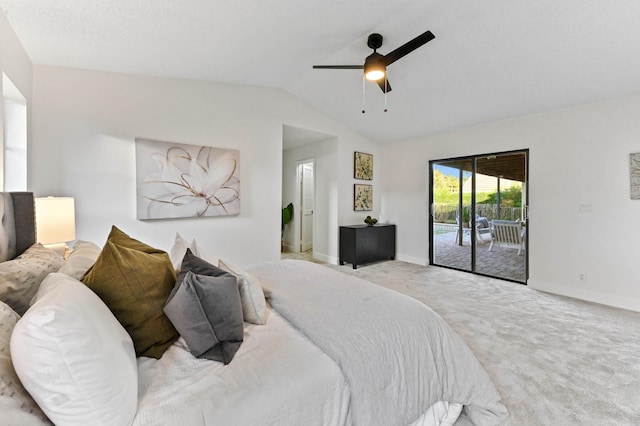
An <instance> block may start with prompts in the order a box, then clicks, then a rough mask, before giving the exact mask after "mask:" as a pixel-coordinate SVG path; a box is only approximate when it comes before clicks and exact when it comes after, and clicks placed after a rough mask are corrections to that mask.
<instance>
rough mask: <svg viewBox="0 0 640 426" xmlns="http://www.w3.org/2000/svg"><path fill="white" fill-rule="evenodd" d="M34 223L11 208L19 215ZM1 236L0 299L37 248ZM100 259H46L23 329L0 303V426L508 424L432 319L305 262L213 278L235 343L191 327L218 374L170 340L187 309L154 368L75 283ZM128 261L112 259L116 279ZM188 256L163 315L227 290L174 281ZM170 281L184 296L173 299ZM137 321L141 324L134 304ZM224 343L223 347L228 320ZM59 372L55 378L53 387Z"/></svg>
mask: <svg viewBox="0 0 640 426" xmlns="http://www.w3.org/2000/svg"><path fill="white" fill-rule="evenodd" d="M1 195H2V197H0V198H1V199H2V200H4V203H3V204H4V206H3V207H4V209H3V216H7V215H9V216H12V219H10V220H8V222H9V223H15V219H14V218H15V217H16V216H15V215H14V211H13V207H14V206H13V203H12V202H11V201H8V202H7V201H6V200H7V199H10V197H11V196H10V195H9V194H6V193H4V194H1ZM20 204H21V205H24V204H25V202H24V200H22V202H21V203H20ZM26 204H27V206H28V205H29V202H28V201H27V203H26ZM32 213H33V212H32V211H31V213H29V212H28V208H27V212H26V213H25V212H24V211H22V208H21V209H20V211H19V212H18V213H17V215H18V217H24V216H25V215H27V216H29V215H30V214H31V215H32ZM3 223H5V222H4V221H3ZM22 227H24V226H22ZM26 227H27V228H29V227H30V225H29V224H28V223H27V225H26ZM5 228H7V229H5V230H4V235H5V236H6V238H4V237H3V238H4V240H5V241H8V242H9V243H8V244H6V246H7V247H8V246H15V243H14V241H16V239H17V238H18V239H21V243H20V244H21V247H22V248H21V249H18V250H14V252H13V253H11V250H10V249H7V250H5V251H6V252H7V253H8V254H7V256H8V257H5V259H3V260H6V261H7V262H4V263H2V264H0V280H5V282H4V283H3V281H0V298H2V300H4V299H5V298H6V297H5V296H6V294H4V293H6V291H5V292H4V293H3V287H2V286H3V285H6V281H7V280H6V279H5V278H2V277H3V275H2V270H1V269H2V267H3V265H5V264H8V263H10V262H13V261H15V260H16V259H14V257H16V256H18V255H19V254H20V250H22V251H24V250H25V249H27V250H32V248H31V246H32V245H33V243H34V240H33V238H34V235H35V233H33V232H31V236H27V237H26V239H25V237H24V234H23V233H22V232H21V227H17V229H15V228H16V227H14V229H13V230H12V229H10V228H11V226H9V227H5ZM31 231H32V230H31ZM16 234H17V235H20V237H16ZM110 236H111V234H110ZM118 238H121V237H118ZM25 241H26V242H25ZM133 241H134V243H126V244H133V246H130V247H128V248H127V250H129V248H131V247H134V248H136V250H137V249H139V246H138V245H136V244H137V243H138V242H137V241H136V240H133ZM118 244H120V242H118ZM122 244H125V243H122ZM126 244H125V245H126ZM110 245H111V243H110V239H108V241H107V243H105V247H103V248H102V249H100V248H99V247H97V246H96V245H95V244H93V243H85V242H82V244H80V242H79V243H78V244H77V245H76V247H77V248H76V249H75V250H74V251H73V252H72V255H71V256H70V257H69V258H68V259H67V260H66V261H62V267H61V266H60V261H59V260H58V259H55V258H53V256H51V259H49V260H47V261H45V262H42V261H41V260H38V262H39V263H40V264H42V263H45V264H50V265H48V266H47V267H46V268H44V269H45V271H44V272H43V271H40V272H39V275H38V278H37V279H36V280H35V281H36V282H38V285H37V286H36V288H35V289H34V290H30V291H33V293H35V296H34V297H33V300H30V302H32V303H31V306H30V307H26V310H25V311H24V312H21V313H19V314H20V315H22V318H20V319H19V315H18V313H15V312H13V311H12V310H11V309H9V306H7V305H5V304H1V303H0V308H2V309H0V315H3V316H4V317H2V318H0V325H4V326H5V330H6V333H5V334H6V335H10V338H11V355H10V356H8V352H9V351H8V348H7V347H8V342H6V341H5V342H2V341H1V339H2V336H3V335H2V334H1V333H0V368H2V369H3V371H2V376H0V377H1V380H2V383H1V385H2V389H3V390H2V391H1V392H0V409H1V410H0V411H1V412H2V413H3V414H2V416H3V418H1V419H0V424H50V423H51V422H53V423H56V424H88V422H90V423H91V424H133V425H173V424H176V425H185V426H188V425H257V424H260V425H301V424H304V425H384V426H387V425H388V426H391V425H415V426H422V425H450V424H456V425H493V424H500V423H501V422H502V421H504V419H505V418H506V417H507V412H506V409H505V407H504V405H503V403H502V401H501V399H500V396H499V395H498V393H497V391H496V389H495V387H494V386H493V384H492V383H491V381H490V379H489V378H488V376H487V375H486V373H485V371H484V370H483V369H482V366H481V365H480V364H479V362H478V361H477V360H476V358H475V357H474V356H473V354H472V353H471V351H470V350H469V349H468V347H467V346H466V345H465V344H464V342H462V340H461V339H460V338H459V337H458V336H457V335H456V334H455V332H453V331H452V330H451V329H450V327H449V326H448V325H447V324H446V323H445V322H444V321H443V320H442V319H441V318H440V317H439V316H438V315H437V314H435V313H434V312H433V311H432V310H430V309H429V308H428V307H426V306H424V305H423V304H421V303H419V302H417V301H416V300H414V299H412V298H409V297H407V296H404V295H401V294H398V293H396V292H393V291H391V290H387V289H384V288H382V287H380V286H376V285H374V284H371V283H368V282H366V281H363V280H360V279H358V278H355V277H351V276H347V275H345V274H342V273H340V272H337V271H334V270H331V269H329V268H325V267H323V266H319V265H315V264H311V263H308V262H302V261H279V262H269V263H263V264H258V265H253V266H251V267H249V268H246V269H242V270H241V269H240V268H237V267H233V268H226V271H227V272H229V273H231V274H232V275H233V276H234V278H235V279H237V281H234V283H236V282H237V284H234V286H235V287H237V293H238V300H237V301H235V299H233V300H232V301H231V302H228V303H227V302H225V303H226V304H229V305H233V306H238V307H237V308H236V310H238V309H239V310H240V314H239V315H240V331H239V332H240V333H241V338H240V339H239V340H238V339H237V338H236V340H233V338H225V337H224V336H225V335H224V333H225V332H226V329H225V327H227V326H228V324H227V323H228V322H229V321H227V318H226V317H225V318H221V317H220V316H218V317H217V318H214V317H213V316H212V315H208V314H207V312H200V313H199V314H198V315H201V316H199V317H198V318H201V319H203V320H202V321H204V322H205V323H206V324H205V325H206V326H207V327H209V328H210V329H212V330H213V331H214V334H215V332H217V333H218V334H217V338H218V340H219V341H216V342H215V344H216V345H217V347H218V349H219V351H213V352H215V354H213V355H212V356H210V357H209V358H216V357H219V356H222V355H220V354H224V360H223V362H221V361H218V360H212V359H206V357H207V356H209V355H211V354H212V353H213V352H212V350H209V351H208V352H203V351H198V350H196V349H195V348H196V347H197V346H198V345H201V344H202V342H201V341H198V342H197V344H196V343H194V340H193V339H194V337H193V333H192V332H193V330H194V327H195V326H193V327H192V325H193V324H192V323H189V324H188V326H187V327H185V326H184V321H186V320H187V319H191V318H190V315H192V314H193V312H194V309H191V308H190V309H189V310H187V311H180V312H182V313H183V314H184V315H186V316H187V317H189V318H187V319H185V318H183V317H178V318H176V317H175V314H174V315H173V316H172V317H171V321H174V320H175V322H176V324H174V325H175V328H176V330H180V333H179V334H180V336H179V337H178V335H176V337H175V338H173V339H172V340H168V341H163V342H161V343H162V345H161V346H163V348H162V349H161V350H160V351H157V350H155V349H154V351H155V352H153V356H144V355H142V356H141V354H140V352H141V348H140V345H139V339H140V333H141V331H140V330H139V329H133V328H132V327H131V326H130V324H128V323H127V322H126V321H123V320H122V318H121V317H119V315H120V311H121V310H120V308H118V307H117V306H116V307H114V306H112V305H110V303H109V301H108V300H106V299H105V300H103V299H101V298H100V297H98V296H100V295H101V293H100V289H99V288H98V289H96V288H91V290H89V288H90V285H91V283H90V282H89V281H90V280H85V281H87V282H84V283H83V282H81V281H80V279H83V280H84V279H85V278H86V276H87V274H90V271H91V270H93V271H94V272H95V270H96V269H99V268H100V267H101V263H100V262H101V259H102V258H103V256H104V253H105V251H106V250H107V246H110ZM116 245H117V244H116ZM175 248H176V245H175V244H174V247H173V248H172V250H171V251H172V252H173V251H174V250H173V249H175ZM191 248H193V249H195V247H193V246H192V247H191ZM1 250H2V248H0V252H1ZM38 250H41V249H40V248H38ZM127 250H125V251H122V250H121V251H119V252H117V254H118V256H120V257H118V256H115V257H114V258H117V259H118V262H120V263H119V264H118V268H119V269H121V266H122V264H124V263H126V256H127V255H128V253H129V251H127ZM143 250H146V252H149V253H146V252H145V253H143V254H142V256H152V257H153V259H154V260H152V261H153V262H155V261H156V260H157V259H161V258H162V259H164V257H166V258H168V257H169V256H167V255H166V254H163V252H161V251H157V250H149V249H148V247H147V246H144V247H143ZM189 253H190V255H192V256H193V258H195V259H196V260H197V257H195V255H193V253H191V251H190V252H189ZM27 254H28V253H27ZM47 255H48V254H47ZM137 255H138V254H136V256H137ZM23 256H24V255H23ZM187 257H188V255H185V260H184V261H183V263H182V264H180V262H177V263H176V264H175V266H178V268H180V267H182V268H183V270H182V271H181V274H179V275H177V276H176V275H173V283H175V287H174V288H173V290H172V289H169V291H171V292H172V293H171V294H170V295H169V296H168V297H167V295H164V296H163V297H164V299H166V301H165V300H163V302H162V305H164V306H166V305H167V304H169V303H173V302H171V301H172V300H174V301H175V300H177V299H179V297H178V296H174V295H175V294H182V295H184V294H187V293H188V292H186V290H185V291H182V289H183V288H186V286H187V283H192V282H191V281H189V280H190V279H191V280H194V281H193V282H194V283H195V284H193V287H188V288H189V289H195V290H193V292H192V293H188V297H192V298H195V299H198V300H197V301H199V303H198V304H197V305H196V306H198V307H202V306H205V307H206V306H212V305H208V304H207V303H205V302H206V301H207V300H208V299H207V300H205V299H206V297H208V296H207V295H204V294H200V293H198V292H201V291H202V289H203V288H204V289H207V288H210V287H211V285H210V283H213V282H217V281H215V280H216V279H220V280H223V279H228V276H229V275H228V274H227V275H226V276H225V277H218V278H213V277H205V278H202V282H200V281H198V279H199V277H200V276H201V274H200V272H202V270H199V269H198V268H197V267H194V269H191V270H189V271H186V269H189V267H190V265H192V264H188V263H187ZM123 259H124V260H123ZM144 259H147V258H144ZM149 259H151V257H149ZM18 260H20V258H18ZM197 261H198V262H199V261H200V260H197ZM161 262H164V260H162V261H161ZM174 263H175V262H174ZM205 263H206V262H205ZM185 265H187V266H185ZM219 266H222V267H225V266H226V265H224V264H222V263H221V264H220V265H219ZM14 267H15V265H14ZM47 268H48V269H47ZM172 268H173V266H172ZM207 268H208V266H207ZM41 269H43V268H41ZM87 269H89V272H87V273H85V271H86V270H87ZM157 269H158V267H157V266H156V267H154V273H155V271H156V270H157ZM58 270H59V271H60V272H56V271H58ZM134 272H136V273H137V272H139V269H138V268H134ZM143 278H144V277H143ZM114 279H115V278H114ZM167 279H168V280H169V281H171V277H167ZM180 282H182V283H185V284H183V287H180V288H179V285H178V284H179V283H180ZM220 282H221V283H222V281H220ZM31 285H33V284H31ZM189 285H191V284H189ZM199 285H200V286H199ZM256 285H257V286H258V287H259V290H258V289H256V287H255V286H256ZM251 286H253V287H251ZM15 287H16V285H12V286H11V290H13V289H15ZM145 291H146V290H145ZM176 291H177V292H178V293H176ZM185 292H186V293H185ZM27 293H28V292H27ZM3 294H4V295H3ZM145 294H146V293H144V292H143V296H144V295H145ZM262 294H264V296H262V297H263V299H262V300H259V297H260V296H261V295H262ZM216 296H217V297H222V298H224V297H227V296H225V295H222V296H221V295H220V294H219V293H216ZM265 296H266V297H265ZM181 297H182V296H181ZM184 297H187V296H184ZM234 297H235V296H234ZM6 299H7V300H11V297H8V298H6ZM180 300H183V299H180ZM224 300H227V299H224ZM128 303H130V302H128ZM143 305H145V306H143ZM189 306H190V307H191V306H192V305H189ZM136 309H140V310H144V309H146V302H145V303H142V302H141V303H139V305H136ZM251 309H253V312H252V313H249V312H248V310H251ZM3 312H4V313H3ZM165 312H170V311H169V310H165ZM167 315H169V313H168V314H167ZM43 318H45V320H43ZM115 318H117V320H116V319H115ZM248 319H249V321H247V320H248ZM165 322H166V321H165ZM221 324H222V325H221ZM195 328H197V327H195ZM231 328H233V327H231ZM34 329H38V330H39V331H40V332H41V333H40V335H38V333H36V332H34V331H33V330H34ZM220 330H222V331H220ZM235 330H236V331H234V333H236V334H237V333H238V326H237V321H236V326H235ZM0 331H1V329H0ZM220 336H222V337H220ZM143 337H144V336H143ZM200 337H201V336H200ZM38 339H39V340H38ZM225 339H226V341H225ZM5 340H6V337H5ZM214 340H215V339H214ZM227 343H228V344H229V346H224V345H225V344H227ZM3 345H4V346H3ZM221 345H223V347H222V349H220V347H221ZM157 347H158V346H157V345H156V347H155V348H156V349H157ZM43 348H44V349H43ZM228 348H232V349H230V351H231V352H233V353H232V354H231V356H230V358H228V357H227V355H228V354H227V349H228ZM3 349H4V350H3ZM39 352H42V353H39ZM147 353H151V352H147ZM207 354H209V355H207ZM2 356H4V357H5V358H4V359H3V358H2ZM61 366H64V371H65V377H62V376H60V375H56V374H51V372H52V371H61V368H62V367H61ZM16 372H17V375H16ZM45 373H47V374H48V375H47V374H45ZM66 375H68V377H67V376H66ZM8 395H11V396H8ZM3 422H4V423H3Z"/></svg>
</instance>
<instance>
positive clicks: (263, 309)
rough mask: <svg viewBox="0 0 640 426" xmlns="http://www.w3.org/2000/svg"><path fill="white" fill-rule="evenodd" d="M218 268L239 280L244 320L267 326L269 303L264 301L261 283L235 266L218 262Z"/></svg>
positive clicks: (221, 261)
mask: <svg viewBox="0 0 640 426" xmlns="http://www.w3.org/2000/svg"><path fill="white" fill-rule="evenodd" d="M218 267H219V268H220V269H223V270H225V271H227V272H229V273H231V274H232V275H234V276H235V277H236V278H237V279H238V290H239V291H240V300H241V301H242V312H243V315H244V320H245V321H246V322H250V323H252V324H257V325H265V324H266V323H267V302H266V301H265V299H264V293H263V291H262V285H260V281H258V279H257V278H256V277H254V276H253V275H251V274H250V273H249V272H247V271H245V270H244V269H241V268H239V267H237V266H235V265H232V264H230V263H229V262H225V261H223V260H220V261H218Z"/></svg>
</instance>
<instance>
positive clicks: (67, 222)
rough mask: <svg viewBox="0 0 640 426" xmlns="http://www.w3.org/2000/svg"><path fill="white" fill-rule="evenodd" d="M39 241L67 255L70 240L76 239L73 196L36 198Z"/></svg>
mask: <svg viewBox="0 0 640 426" xmlns="http://www.w3.org/2000/svg"><path fill="white" fill-rule="evenodd" d="M35 209H36V234H37V241H38V242H39V243H40V244H42V245H43V246H45V247H47V248H51V249H54V250H56V251H57V252H59V253H60V254H62V255H63V256H65V257H66V254H67V253H68V251H69V248H68V247H67V244H66V243H67V242H68V241H73V240H75V239H76V214H75V204H74V199H73V198H72V197H44V198H36V199H35Z"/></svg>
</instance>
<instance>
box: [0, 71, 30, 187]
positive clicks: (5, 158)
mask: <svg viewBox="0 0 640 426" xmlns="http://www.w3.org/2000/svg"><path fill="white" fill-rule="evenodd" d="M2 98H3V103H2V106H3V108H2V123H3V126H2V150H1V152H0V159H1V160H2V162H1V168H2V173H1V174H0V183H1V184H2V185H1V186H2V189H3V190H4V191H26V190H27V101H26V100H25V98H24V96H22V93H20V91H19V90H18V88H17V87H16V86H15V85H14V84H13V82H12V81H11V80H10V79H9V77H7V75H6V74H4V73H2Z"/></svg>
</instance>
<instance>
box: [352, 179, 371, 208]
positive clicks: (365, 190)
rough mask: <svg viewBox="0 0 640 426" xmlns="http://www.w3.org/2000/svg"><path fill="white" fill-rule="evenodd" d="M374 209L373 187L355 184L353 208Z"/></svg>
mask: <svg viewBox="0 0 640 426" xmlns="http://www.w3.org/2000/svg"><path fill="white" fill-rule="evenodd" d="M372 209H373V187H372V186H371V185H361V184H358V183H356V184H354V185H353V210H355V211H370V210H372Z"/></svg>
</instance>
